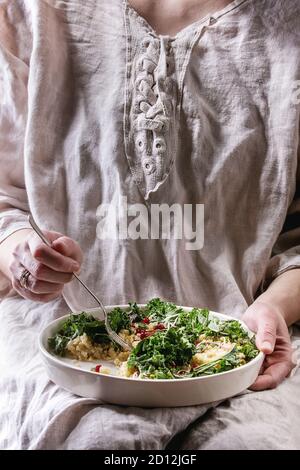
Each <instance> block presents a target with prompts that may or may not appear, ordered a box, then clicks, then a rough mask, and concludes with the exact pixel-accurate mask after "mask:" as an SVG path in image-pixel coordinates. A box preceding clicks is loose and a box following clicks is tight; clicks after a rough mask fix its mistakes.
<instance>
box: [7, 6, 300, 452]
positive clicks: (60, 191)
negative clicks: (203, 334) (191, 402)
mask: <svg viewBox="0 0 300 470" xmlns="http://www.w3.org/2000/svg"><path fill="white" fill-rule="evenodd" d="M298 3H299V2H298V1H297V0H288V1H283V0H277V1H275V2H274V1H273V0H264V1H258V0H234V1H228V0H206V1H205V0H188V1H183V0H173V1H172V0H166V1H164V2H158V1H156V0H143V1H142V0H131V1H125V2H122V1H121V0H114V1H111V0H102V1H101V2H97V1H96V0H88V1H85V2H82V1H80V0H75V1H66V2H61V1H55V0H47V1H46V0H40V1H38V2H30V1H28V0H27V1H24V2H21V1H15V2H7V1H4V0H2V1H1V2H0V6H1V56H0V57H1V58H0V61H1V62H0V63H1V71H0V74H1V88H2V93H1V115H0V118H1V120H0V124H1V134H0V135H1V154H0V158H1V175H0V188H1V192H0V209H1V214H0V215H1V219H0V224H1V225H0V228H1V231H0V236H1V238H0V240H1V245H0V263H1V265H0V267H1V271H2V273H3V276H2V280H1V282H2V292H3V300H2V302H1V306H0V310H1V324H2V327H1V352H2V354H1V358H2V360H3V362H4V364H3V373H2V384H1V393H2V396H3V398H2V416H3V418H2V419H3V423H4V425H3V428H4V431H5V435H4V440H3V444H2V446H4V447H8V448H32V449H40V448H109V449H112V448H120V449H122V448H146V449H147V448H148V449H150V448H151V449H153V448H158V449H160V448H164V447H166V446H167V444H168V446H169V448H174V447H175V446H179V448H199V449H202V448H206V449H207V448H217V449H219V448H254V449H257V448H264V449H267V448H272V449H277V448H299V447H300V441H299V436H298V433H297V426H299V422H298V421H297V420H299V416H300V415H299V403H297V402H296V401H295V400H294V399H293V397H294V396H296V395H297V393H299V387H300V383H299V382H300V379H299V373H298V372H296V373H294V374H293V376H292V377H289V378H288V379H285V378H286V377H287V376H288V375H289V374H290V372H291V370H292V367H293V364H292V347H291V340H290V334H289V331H288V327H289V326H291V325H293V324H295V323H296V322H297V321H298V320H299V319H300V311H299V298H300V243H299V229H298V227H297V224H293V223H292V225H291V220H292V219H290V218H289V217H287V216H288V214H290V213H291V212H293V211H294V210H295V208H296V209H297V206H296V204H297V203H296V199H295V198H296V195H297V192H296V176H297V168H299V166H298V161H297V155H298V151H299V109H300V104H299V100H298V99H297V98H298V97H297V93H295V92H296V91H297V83H298V82H297V80H299V78H300V54H299V47H300V35H299V32H298V30H297V27H298V24H299V16H300V6H299V4H298ZM123 197H126V198H127V201H128V203H129V204H135V203H139V204H143V205H145V206H146V207H148V208H149V207H150V206H151V205H152V204H161V203H164V204H167V205H169V206H171V205H172V204H174V203H176V204H179V205H181V206H184V204H193V205H196V204H200V203H201V204H204V210H205V219H204V230H205V240H204V246H203V248H202V249H200V250H186V248H185V243H184V240H175V239H169V240H161V239H142V238H138V239H136V240H134V239H130V238H127V239H113V240H112V239H110V240H109V239H102V238H101V234H100V236H99V231H98V229H97V223H98V222H99V220H98V219H97V214H98V210H99V207H100V206H101V205H103V204H108V203H112V204H115V205H117V203H118V201H119V200H120V198H123ZM293 199H294V202H293ZM29 211H31V212H32V214H33V215H34V217H35V218H36V220H37V222H38V223H39V225H40V226H42V227H43V228H44V229H45V233H46V235H47V237H48V239H49V240H50V241H51V242H52V247H51V248H48V247H46V246H45V245H44V244H43V243H41V242H40V240H39V238H38V237H37V236H36V235H35V234H34V233H33V232H32V230H31V229H30V226H29V225H28V222H27V215H28V213H29ZM293 220H295V219H293ZM292 222H293V221H292ZM291 228H292V230H291ZM97 234H98V237H97ZM75 240H76V241H75ZM79 270H80V271H81V276H82V278H83V279H84V280H85V281H86V282H87V284H88V285H89V286H90V287H91V288H92V289H93V290H94V291H95V292H96V293H97V294H98V295H99V296H101V298H102V299H103V300H104V302H105V303H106V304H117V303H125V302H128V301H129V300H136V301H138V302H144V301H147V300H148V299H149V298H151V297H153V296H161V297H163V298H166V299H169V300H170V301H174V302H176V303H178V304H181V305H199V306H206V305H207V306H208V307H209V308H211V309H213V310H216V311H221V312H225V313H228V314H234V315H236V316H237V317H241V316H242V315H243V319H244V321H245V322H246V323H247V324H248V325H249V327H250V328H251V329H253V330H254V331H256V332H257V337H256V341H257V346H258V347H259V348H260V349H261V350H262V351H263V352H264V353H265V354H266V360H265V364H264V368H263V370H262V371H261V375H260V376H259V377H258V379H257V381H256V382H255V384H254V385H253V387H252V389H253V390H255V391H256V392H255V393H250V392H248V393H246V394H244V395H242V396H240V397H237V398H234V399H232V400H230V402H225V403H223V404H220V405H219V406H218V407H216V408H213V409H212V408H210V407H208V406H206V407H203V406H202V407H190V408H187V409H183V410H182V409H175V410H151V412H150V411H148V410H134V409H130V408H129V409H123V408H122V409H121V408H118V407H112V406H109V407H106V406H102V407H99V406H96V404H95V403H94V402H93V401H92V400H86V399H79V398H77V397H74V396H72V395H71V394H69V393H67V392H64V391H61V390H60V389H59V388H58V387H56V386H55V385H54V384H51V383H49V381H48V380H47V378H46V377H45V374H44V372H43V368H42V365H41V364H40V360H39V358H38V356H37V355H36V352H37V351H36V337H37V334H38V331H40V329H41V328H42V327H43V326H44V325H45V324H47V323H48V322H49V321H50V320H51V319H53V318H55V317H57V316H59V315H62V314H63V313H65V312H66V310H67V305H66V303H65V301H67V302H68V304H69V305H70V306H71V307H72V308H80V307H87V306H92V305H91V303H90V299H89V298H88V296H86V294H85V292H84V291H83V290H82V289H81V288H80V286H79V285H78V284H76V281H75V280H72V272H74V271H79ZM297 333H298V330H297V327H296V326H294V327H293V338H292V340H293V341H295V340H296V336H297ZM284 379H285V380H284ZM276 386H277V388H276V389H274V387H276ZM271 389H273V390H271ZM263 390H264V391H263ZM257 391H263V392H261V393H257ZM11 403H13V404H14V406H13V407H12V406H11ZM208 409H210V411H209V412H208ZM290 417H293V420H292V424H290V421H289V418H290ZM245 422H247V426H248V427H247V429H245ZM275 422H276V429H275V428H274V424H273V423H275ZM99 423H100V424H101V423H102V425H104V423H106V424H105V429H106V431H105V433H102V432H101V431H100V430H101V426H100V427H99ZM108 423H110V424H108ZM192 423H194V424H193V426H191V427H189V428H188V429H187V431H186V432H185V434H184V435H181V438H180V442H179V441H177V440H176V435H177V434H178V433H179V432H181V431H183V430H184V429H185V428H187V427H188V426H189V425H191V424H192ZM162 424H164V425H163V426H162ZM99 429H100V430H99ZM110 429H111V430H112V429H113V433H112V432H110ZM91 430H92V431H93V432H92V433H91ZM279 434H280V441H278V440H277V439H278V435H279ZM106 439H107V440H106Z"/></svg>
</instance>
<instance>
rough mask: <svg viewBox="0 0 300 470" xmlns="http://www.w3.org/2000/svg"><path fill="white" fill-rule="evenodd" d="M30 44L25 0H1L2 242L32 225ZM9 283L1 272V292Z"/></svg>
mask: <svg viewBox="0 0 300 470" xmlns="http://www.w3.org/2000/svg"><path fill="white" fill-rule="evenodd" d="M31 44H32V37H31V27H30V12H29V9H28V8H26V1H25V2H2V1H1V0H0V168H1V171H0V243H1V242H3V240H5V239H6V238H7V237H8V236H9V235H11V234H12V233H14V232H15V231H17V230H20V229H22V228H28V227H29V224H28V222H27V213H28V211H29V207H28V200H27V194H26V188H25V180H24V142H25V132H26V121H27V96H28V95H27V82H28V75H29V62H30V53H31ZM8 284H9V283H8V281H7V279H6V278H5V277H4V276H3V275H2V274H1V273H0V294H1V293H3V292H4V291H5V289H6V288H7V285H8Z"/></svg>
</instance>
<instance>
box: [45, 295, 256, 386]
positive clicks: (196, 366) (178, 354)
mask: <svg viewBox="0 0 300 470" xmlns="http://www.w3.org/2000/svg"><path fill="white" fill-rule="evenodd" d="M108 315H109V322H110V325H111V328H112V329H113V330H114V331H116V332H117V333H118V334H119V335H120V336H121V337H122V338H123V339H124V340H125V341H127V342H128V343H129V344H131V345H132V347H133V349H132V351H130V352H129V351H123V350H122V349H121V348H120V346H118V345H117V344H115V343H114V342H113V341H111V339H110V338H109V336H108V334H107V331H106V329H105V324H104V321H101V320H98V319H96V318H95V317H93V316H92V315H88V314H86V313H85V312H82V313H80V314H78V315H70V316H69V317H68V318H67V320H65V321H64V323H63V324H62V325H61V326H60V329H59V331H58V332H57V333H56V334H55V335H54V336H52V337H51V338H49V340H48V344H49V347H50V349H51V351H52V352H53V353H54V354H56V355H59V356H66V357H69V358H72V359H77V360H80V361H93V362H95V361H101V360H106V361H107V360H108V361H111V363H112V364H114V365H116V366H117V367H118V371H119V375H121V376H123V377H124V376H125V377H131V378H140V379H180V378H188V377H190V378H191V377H199V376H203V375H212V374H218V373H220V372H225V371H228V370H231V369H234V368H237V367H240V366H242V365H244V364H246V363H248V362H249V361H251V360H252V359H254V358H255V357H256V356H257V355H258V353H259V350H258V349H257V348H256V346H255V339H254V335H251V333H249V332H248V331H247V330H246V329H245V328H244V327H243V325H242V324H241V323H240V322H239V321H238V320H220V319H218V318H217V317H216V316H215V315H214V314H213V313H212V312H210V311H209V310H208V309H203V308H193V309H191V310H186V309H184V308H182V307H177V306H176V305H174V304H172V303H170V302H166V301H163V300H161V299H158V298H156V299H152V300H150V301H149V302H148V303H147V305H146V306H144V307H139V306H138V305H137V304H136V303H130V304H129V307H128V308H127V309H123V308H120V307H116V308H114V309H113V310H112V311H111V312H109V314H108ZM92 370H93V371H94V372H98V373H104V374H105V373H106V374H107V373H110V370H109V369H107V368H106V367H102V365H101V364H98V365H97V366H96V367H93V368H92Z"/></svg>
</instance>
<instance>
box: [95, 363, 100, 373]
mask: <svg viewBox="0 0 300 470" xmlns="http://www.w3.org/2000/svg"><path fill="white" fill-rule="evenodd" d="M101 367H102V365H101V364H97V365H96V367H95V372H100V369H101Z"/></svg>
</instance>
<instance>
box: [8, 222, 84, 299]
mask: <svg viewBox="0 0 300 470" xmlns="http://www.w3.org/2000/svg"><path fill="white" fill-rule="evenodd" d="M43 233H44V234H45V236H46V238H47V239H48V240H49V242H50V243H51V247H48V246H47V245H46V244H45V243H44V242H42V241H41V239H40V238H39V236H38V235H37V234H36V233H35V232H34V231H30V232H28V233H27V235H26V236H25V238H23V239H22V241H20V242H19V243H18V244H17V245H16V246H15V248H14V250H13V253H12V258H11V259H12V261H11V263H10V266H9V270H10V275H11V276H10V277H11V281H12V285H13V288H14V289H15V290H16V291H17V292H18V293H19V294H20V295H21V296H22V297H24V298H25V299H30V300H35V301H38V302H49V301H50V300H53V299H55V298H57V297H59V296H60V295H61V293H62V290H63V287H64V284H66V283H67V282H70V281H71V280H72V278H73V274H72V273H73V272H79V270H80V266H81V263H82V258H83V255H82V251H81V249H80V246H79V245H78V243H77V242H75V241H74V240H72V239H71V238H69V237H66V236H64V235H62V234H61V233H58V232H52V231H51V232H50V231H46V230H45V231H44V232H43ZM25 269H26V270H28V271H29V273H30V275H29V276H28V279H27V282H26V288H24V287H22V286H21V284H20V278H21V276H22V273H23V272H24V270H25Z"/></svg>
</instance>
